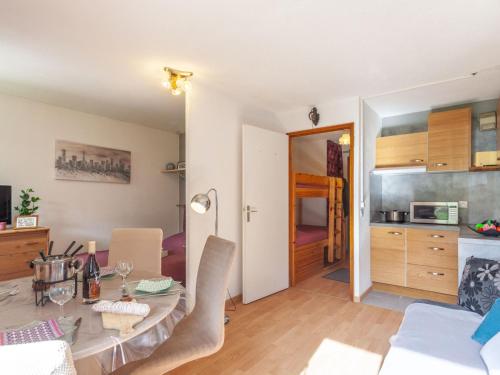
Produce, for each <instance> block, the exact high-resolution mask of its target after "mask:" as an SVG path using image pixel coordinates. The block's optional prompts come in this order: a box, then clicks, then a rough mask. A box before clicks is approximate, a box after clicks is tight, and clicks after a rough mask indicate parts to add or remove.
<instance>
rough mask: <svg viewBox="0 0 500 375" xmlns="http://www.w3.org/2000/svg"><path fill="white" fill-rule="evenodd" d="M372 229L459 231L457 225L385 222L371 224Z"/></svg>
mask: <svg viewBox="0 0 500 375" xmlns="http://www.w3.org/2000/svg"><path fill="white" fill-rule="evenodd" d="M370 226H372V227H394V228H416V229H434V230H450V231H454V232H458V231H460V226H458V225H440V224H419V223H410V222H404V223H385V222H376V221H374V222H371V223H370Z"/></svg>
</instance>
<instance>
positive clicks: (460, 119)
mask: <svg viewBox="0 0 500 375" xmlns="http://www.w3.org/2000/svg"><path fill="white" fill-rule="evenodd" d="M471 128H472V111H471V109H470V108H460V109H454V110H451V111H443V112H432V113H431V114H430V115H429V163H428V168H427V169H428V170H429V171H468V170H469V168H470V166H471Z"/></svg>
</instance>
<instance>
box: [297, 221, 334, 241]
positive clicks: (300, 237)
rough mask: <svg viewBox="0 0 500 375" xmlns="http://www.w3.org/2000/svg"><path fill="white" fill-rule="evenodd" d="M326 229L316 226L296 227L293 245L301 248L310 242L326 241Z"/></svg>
mask: <svg viewBox="0 0 500 375" xmlns="http://www.w3.org/2000/svg"><path fill="white" fill-rule="evenodd" d="M327 238H328V228H327V227H323V226H318V225H297V232H296V235H295V245H296V246H302V245H306V244H309V243H312V242H317V241H322V240H326V239H327Z"/></svg>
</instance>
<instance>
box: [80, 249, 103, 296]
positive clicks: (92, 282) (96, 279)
mask: <svg viewBox="0 0 500 375" xmlns="http://www.w3.org/2000/svg"><path fill="white" fill-rule="evenodd" d="M88 253H89V256H88V257H87V261H86V262H85V266H84V267H83V286H82V295H83V303H86V304H91V303H96V302H97V301H99V298H100V296H101V273H100V271H99V264H98V263H97V260H96V258H95V241H89V244H88Z"/></svg>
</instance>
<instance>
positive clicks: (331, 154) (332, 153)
mask: <svg viewBox="0 0 500 375" xmlns="http://www.w3.org/2000/svg"><path fill="white" fill-rule="evenodd" d="M326 175H327V176H329V177H340V178H342V177H344V171H343V163H342V146H341V145H339V144H337V143H335V142H333V141H326Z"/></svg>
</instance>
